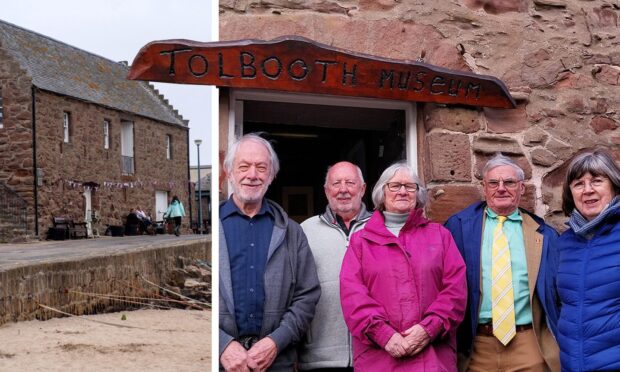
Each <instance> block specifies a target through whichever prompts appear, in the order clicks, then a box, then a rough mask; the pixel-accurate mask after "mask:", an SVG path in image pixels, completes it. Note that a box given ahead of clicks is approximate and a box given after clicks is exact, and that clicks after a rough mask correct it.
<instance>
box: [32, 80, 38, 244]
mask: <svg viewBox="0 0 620 372" xmlns="http://www.w3.org/2000/svg"><path fill="white" fill-rule="evenodd" d="M31 88H32V168H33V169H32V170H33V174H34V185H33V186H34V235H35V236H36V237H38V236H39V189H38V186H37V185H38V183H39V175H38V173H39V172H37V116H36V102H35V92H36V87H35V86H34V85H32V87H31Z"/></svg>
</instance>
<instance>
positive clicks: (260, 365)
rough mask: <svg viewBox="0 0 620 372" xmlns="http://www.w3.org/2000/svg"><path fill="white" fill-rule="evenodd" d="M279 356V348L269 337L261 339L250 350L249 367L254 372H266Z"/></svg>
mask: <svg viewBox="0 0 620 372" xmlns="http://www.w3.org/2000/svg"><path fill="white" fill-rule="evenodd" d="M276 356H278V347H277V346H276V343H275V342H273V340H272V339H271V338H269V337H265V338H262V339H260V341H258V342H257V343H255V344H254V346H252V347H251V348H250V350H248V367H250V368H251V369H252V370H253V371H266V370H267V368H269V366H271V364H272V363H273V361H274V360H275V359H276Z"/></svg>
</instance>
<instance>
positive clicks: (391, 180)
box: [219, 134, 620, 371]
mask: <svg viewBox="0 0 620 372" xmlns="http://www.w3.org/2000/svg"><path fill="white" fill-rule="evenodd" d="M224 168H225V172H226V174H227V177H228V180H229V185H230V186H231V188H232V194H231V196H230V198H229V199H228V200H226V201H224V202H223V203H222V204H221V205H220V220H221V224H220V226H221V228H220V255H219V270H220V286H219V288H220V296H219V303H220V304H219V311H220V314H219V316H220V323H219V328H220V332H219V333H220V335H219V361H220V368H221V369H224V370H226V371H264V370H272V371H293V370H341V371H352V370H353V369H355V371H456V370H463V371H466V370H467V371H560V370H565V371H589V370H620V270H618V268H620V241H619V240H620V231H618V230H620V223H618V222H619V221H620V202H619V197H618V196H617V195H620V169H619V168H618V166H617V165H616V164H615V162H614V160H613V158H612V156H611V155H610V154H609V153H607V152H605V151H603V150H595V151H590V152H584V153H582V154H580V155H578V156H576V157H575V158H574V159H573V161H572V162H571V163H570V165H569V166H568V169H567V174H566V179H565V183H564V186H563V195H562V207H563V211H564V213H565V214H566V215H567V216H569V221H568V226H569V228H568V230H567V231H565V232H564V233H563V234H562V235H561V236H558V234H557V233H556V231H555V230H554V229H553V228H552V227H550V226H549V225H547V224H546V223H545V222H544V221H543V219H541V218H540V217H538V216H536V215H535V214H533V213H531V212H529V211H526V210H524V209H522V208H519V204H520V201H521V198H522V196H523V195H524V193H525V185H524V180H525V176H524V172H523V170H522V169H521V168H520V167H519V166H518V165H517V164H516V163H514V162H513V161H512V160H511V159H510V158H507V157H505V156H503V155H501V154H498V155H496V156H495V157H493V158H492V159H490V160H489V161H488V162H487V163H486V165H485V167H484V169H483V171H482V178H483V180H482V190H483V194H484V201H483V202H477V203H474V204H473V205H471V206H469V207H467V208H466V209H464V210H462V211H460V212H458V213H456V214H455V215H453V216H452V217H450V218H449V219H448V220H447V222H446V223H445V225H443V226H442V225H440V224H437V223H434V222H431V221H429V220H428V219H427V218H426V217H425V216H424V213H423V208H424V205H425V203H426V201H427V192H426V189H425V187H424V185H423V184H422V182H421V181H420V179H419V178H418V176H417V175H416V173H415V171H414V170H413V169H412V168H411V167H410V166H409V165H407V164H406V163H402V162H400V163H396V164H393V165H391V166H390V167H388V168H387V169H385V171H384V172H383V173H382V174H381V176H380V177H379V180H378V181H377V183H376V184H375V185H374V187H373V189H372V194H371V199H372V202H373V204H374V212H372V213H371V212H370V211H368V210H367V208H366V206H365V205H364V203H363V202H362V198H363V196H364V193H365V191H366V184H365V182H364V178H363V175H362V172H361V170H360V168H359V167H357V166H356V165H354V164H352V163H349V162H339V163H336V164H334V165H333V166H331V167H330V168H329V170H328V172H327V176H326V178H325V184H324V191H325V195H326V197H327V200H328V205H327V207H326V210H325V212H324V213H322V214H321V215H318V216H314V217H312V218H310V219H308V220H306V221H304V222H303V223H302V224H301V225H299V224H297V223H295V222H294V221H292V220H290V219H289V218H288V217H287V214H286V212H285V211H284V210H283V209H282V208H281V207H280V206H279V205H278V204H276V203H274V202H272V201H270V200H268V199H266V198H265V193H266V192H267V189H268V187H269V185H270V184H271V182H272V181H273V179H274V177H275V176H276V174H277V172H278V170H279V161H278V157H277V155H276V153H275V152H274V150H273V148H272V147H271V145H270V144H269V142H268V141H266V140H264V139H263V138H261V137H259V136H257V135H254V134H248V135H245V136H243V137H242V138H241V139H240V140H238V141H237V142H235V143H234V144H233V145H232V146H231V147H230V148H229V150H228V152H227V154H226V159H225V160H224Z"/></svg>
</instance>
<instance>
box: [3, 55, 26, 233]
mask: <svg viewBox="0 0 620 372" xmlns="http://www.w3.org/2000/svg"><path fill="white" fill-rule="evenodd" d="M30 87H31V79H30V78H29V77H28V76H27V75H26V74H25V72H24V71H23V70H22V69H21V68H20V67H19V65H18V64H17V63H15V62H14V61H13V60H12V59H10V58H8V56H7V55H6V53H5V52H4V50H3V49H2V45H0V95H2V101H3V106H4V107H3V115H4V125H3V128H0V183H3V184H5V185H7V186H8V187H10V188H11V189H12V190H14V191H15V192H16V193H17V194H18V195H19V196H21V197H22V198H24V199H25V200H26V202H27V203H28V206H29V208H28V216H29V219H28V225H29V229H32V227H33V226H34V225H33V224H34V208H33V206H34V174H33V161H32V159H33V157H32V155H33V154H32V98H31V96H32V91H31V89H30Z"/></svg>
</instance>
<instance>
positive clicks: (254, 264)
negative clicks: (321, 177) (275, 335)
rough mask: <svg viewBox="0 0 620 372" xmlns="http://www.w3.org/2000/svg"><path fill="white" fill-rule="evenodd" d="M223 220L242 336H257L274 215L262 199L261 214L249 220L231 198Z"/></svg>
mask: <svg viewBox="0 0 620 372" xmlns="http://www.w3.org/2000/svg"><path fill="white" fill-rule="evenodd" d="M220 220H221V223H222V228H223V229H224V235H225V236H226V243H227V246H228V256H229V259H230V276H231V279H232V290H233V300H234V301H235V320H236V322H237V328H238V330H239V336H248V335H258V334H260V330H261V325H262V324H263V306H264V304H265V283H264V275H265V265H266V263H267V253H268V251H269V243H270V241H271V234H272V232H273V226H274V220H275V215H274V214H273V211H272V210H271V208H270V207H269V204H268V203H267V201H266V200H264V199H263V203H262V205H261V209H260V211H259V212H258V213H257V214H256V215H255V216H254V217H252V218H250V217H248V216H246V215H245V214H243V212H241V211H240V210H239V208H237V206H236V205H235V203H234V201H233V199H232V197H231V198H230V199H228V201H226V203H224V204H223V205H222V206H221V207H220Z"/></svg>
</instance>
